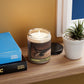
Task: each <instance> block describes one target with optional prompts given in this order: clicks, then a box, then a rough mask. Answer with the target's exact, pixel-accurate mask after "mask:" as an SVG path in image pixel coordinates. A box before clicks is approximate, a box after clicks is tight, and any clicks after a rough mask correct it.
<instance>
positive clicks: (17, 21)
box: [0, 0, 62, 47]
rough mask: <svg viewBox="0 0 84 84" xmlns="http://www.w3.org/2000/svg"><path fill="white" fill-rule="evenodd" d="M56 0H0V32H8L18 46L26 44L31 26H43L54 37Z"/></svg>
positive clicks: (54, 38)
mask: <svg viewBox="0 0 84 84" xmlns="http://www.w3.org/2000/svg"><path fill="white" fill-rule="evenodd" d="M56 3H57V0H0V33H3V32H10V33H11V34H12V36H13V37H14V39H15V40H16V42H17V43H18V44H19V46H20V47H24V46H27V40H26V37H27V32H28V30H29V29H31V28H45V29H48V30H50V32H51V34H52V42H62V40H61V38H56V14H57V13H56V10H57V8H56V5H57V4H56Z"/></svg>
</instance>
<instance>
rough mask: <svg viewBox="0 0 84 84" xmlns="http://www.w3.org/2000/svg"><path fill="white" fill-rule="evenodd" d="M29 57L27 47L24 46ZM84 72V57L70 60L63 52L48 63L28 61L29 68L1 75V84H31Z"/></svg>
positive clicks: (25, 53)
mask: <svg viewBox="0 0 84 84" xmlns="http://www.w3.org/2000/svg"><path fill="white" fill-rule="evenodd" d="M22 51H23V55H24V56H25V57H27V48H23V49H22ZM80 73H84V57H83V58H81V59H79V60H75V61H72V60H69V59H67V58H66V57H65V53H64V51H63V53H62V54H60V55H56V56H52V57H51V60H50V61H49V63H47V64H43V65H36V64H32V63H29V62H28V70H27V71H22V72H16V73H11V74H5V75H0V84H30V83H34V82H39V81H44V80H48V79H54V78H59V77H64V76H70V75H75V74H80Z"/></svg>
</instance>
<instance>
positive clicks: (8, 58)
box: [0, 32, 22, 64]
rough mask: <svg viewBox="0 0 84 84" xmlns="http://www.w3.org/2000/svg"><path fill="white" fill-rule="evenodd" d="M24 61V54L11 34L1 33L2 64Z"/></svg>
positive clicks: (0, 56)
mask: <svg viewBox="0 0 84 84" xmlns="http://www.w3.org/2000/svg"><path fill="white" fill-rule="evenodd" d="M21 60H22V52H21V49H20V48H19V46H18V45H17V43H16V42H15V40H14V38H13V37H12V35H11V34H10V33H9V32H6V33H0V64H5V63H11V62H17V61H21Z"/></svg>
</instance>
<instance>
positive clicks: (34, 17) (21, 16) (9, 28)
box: [0, 0, 84, 84]
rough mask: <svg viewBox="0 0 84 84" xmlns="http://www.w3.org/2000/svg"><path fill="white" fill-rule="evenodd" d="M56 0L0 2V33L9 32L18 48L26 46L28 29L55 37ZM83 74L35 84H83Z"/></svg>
mask: <svg viewBox="0 0 84 84" xmlns="http://www.w3.org/2000/svg"><path fill="white" fill-rule="evenodd" d="M56 7H57V0H0V33H3V32H10V33H11V34H12V36H13V37H14V39H15V40H16V42H17V43H18V44H19V46H20V47H24V46H27V40H26V35H27V32H28V30H29V29H31V28H36V27H41V28H45V29H48V30H50V31H51V34H52V42H62V39H61V38H57V37H56V16H57V15H56V14H57V13H56V12H57V8H56ZM83 83H84V74H83V75H82V74H81V75H76V76H70V77H65V78H59V79H53V80H48V81H43V82H39V83H35V84H83Z"/></svg>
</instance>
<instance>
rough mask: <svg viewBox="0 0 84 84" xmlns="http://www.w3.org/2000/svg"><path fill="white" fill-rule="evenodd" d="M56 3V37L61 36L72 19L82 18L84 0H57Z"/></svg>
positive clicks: (83, 16) (83, 14) (83, 15)
mask: <svg viewBox="0 0 84 84" xmlns="http://www.w3.org/2000/svg"><path fill="white" fill-rule="evenodd" d="M57 5H58V6H57V37H61V36H62V33H64V31H65V30H66V29H67V28H69V27H70V25H72V23H73V21H76V20H78V19H83V18H84V11H83V8H84V0H58V3H57Z"/></svg>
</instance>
